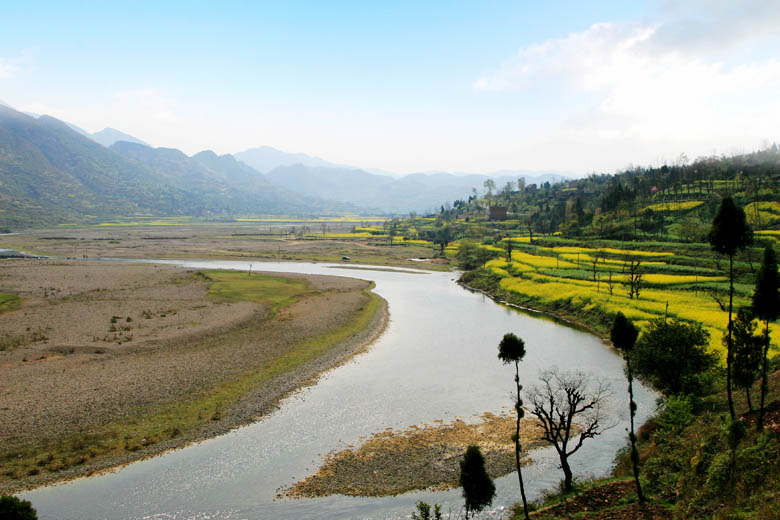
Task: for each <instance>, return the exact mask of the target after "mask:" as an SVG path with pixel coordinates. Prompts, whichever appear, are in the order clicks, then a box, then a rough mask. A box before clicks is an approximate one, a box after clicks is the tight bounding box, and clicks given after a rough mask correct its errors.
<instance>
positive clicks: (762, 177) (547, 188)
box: [436, 145, 780, 241]
mask: <svg viewBox="0 0 780 520" xmlns="http://www.w3.org/2000/svg"><path fill="white" fill-rule="evenodd" d="M521 187H522V188H523V189H522V190H520V189H518V186H517V185H515V184H511V183H507V184H505V185H504V186H495V185H487V186H486V188H488V192H487V193H486V195H485V196H484V197H477V196H472V197H469V198H468V199H465V200H456V201H455V202H454V203H453V204H452V206H448V207H445V206H442V207H441V208H440V211H439V212H437V215H436V216H437V219H438V220H439V222H443V223H449V224H451V225H454V224H456V223H458V222H460V223H461V224H462V223H464V222H465V219H467V218H469V219H470V220H471V221H474V220H475V219H480V218H482V217H484V216H485V213H486V210H487V207H489V206H499V207H503V208H506V210H507V215H506V220H505V221H504V222H503V223H501V222H496V223H495V225H493V226H492V227H493V231H492V233H493V234H496V235H499V234H501V233H502V231H501V230H502V229H503V230H504V232H511V230H513V229H514V230H516V231H515V232H523V233H525V234H536V235H551V234H555V233H558V234H561V235H563V236H568V237H599V238H605V239H618V240H632V239H635V240H645V239H670V240H681V241H702V240H704V235H705V234H706V231H707V225H705V223H708V222H710V221H711V219H712V217H713V216H714V213H715V211H716V209H717V206H718V203H719V202H720V199H721V198H722V197H723V196H726V195H730V196H732V197H734V199H735V202H737V204H739V205H740V206H743V207H744V208H745V211H746V212H747V215H748V219H749V220H750V222H751V224H753V226H754V227H756V228H760V229H776V228H777V227H778V226H780V151H778V147H777V145H772V146H771V147H769V148H767V149H765V150H762V151H759V152H755V153H750V154H743V155H736V156H732V157H706V158H701V159H697V160H696V161H694V162H693V163H690V164H680V165H673V166H670V165H663V166H661V167H658V168H634V169H630V170H626V171H623V172H621V173H619V174H615V175H609V174H600V175H597V174H593V175H590V176H588V177H587V178H583V179H578V180H572V181H566V182H562V183H557V184H549V183H545V184H542V185H539V186H521ZM453 232H454V233H455V235H457V230H456V229H453ZM504 234H506V233H504Z"/></svg>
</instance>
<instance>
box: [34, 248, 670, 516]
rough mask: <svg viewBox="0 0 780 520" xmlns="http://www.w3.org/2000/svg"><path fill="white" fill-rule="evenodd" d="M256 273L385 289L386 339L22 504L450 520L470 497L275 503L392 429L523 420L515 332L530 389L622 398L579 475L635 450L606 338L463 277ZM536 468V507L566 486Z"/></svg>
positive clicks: (76, 512)
mask: <svg viewBox="0 0 780 520" xmlns="http://www.w3.org/2000/svg"><path fill="white" fill-rule="evenodd" d="M158 262H159V263H169V264H174V265H181V266H186V267H189V268H197V269H242V270H246V269H248V268H249V263H248V262H226V261H158ZM354 267H358V266H354ZM257 269H262V270H263V271H274V272H297V273H312V274H330V275H337V276H350V277H354V278H362V279H367V280H373V281H374V282H376V289H375V290H376V292H377V293H378V294H380V295H381V296H382V297H384V298H385V299H386V300H387V301H388V303H389V309H390V323H389V325H388V328H387V330H386V332H385V333H384V334H383V335H382V337H381V338H380V339H379V340H378V341H377V342H376V343H374V345H373V346H372V347H371V349H370V350H369V351H368V352H367V353H365V354H362V355H360V356H358V357H356V358H355V359H354V361H352V362H350V363H347V364H345V365H343V366H340V367H338V368H336V369H334V370H331V371H330V372H328V373H327V374H326V375H325V376H323V377H322V378H321V379H320V380H319V381H318V382H317V383H316V384H315V385H314V386H312V387H309V388H306V389H303V390H301V391H298V392H296V393H294V394H293V395H291V396H290V397H288V398H287V399H285V400H284V401H283V402H282V404H281V406H280V408H279V410H277V411H276V412H274V413H272V414H271V415H269V416H267V417H265V418H264V419H263V420H261V421H259V422H257V423H254V424H251V425H248V426H245V427H242V428H239V429H237V430H234V431H232V432H230V433H228V434H226V435H223V436H221V437H217V438H214V439H211V440H208V441H204V442H201V443H199V444H195V445H192V446H189V447H186V448H183V449H180V450H176V451H173V452H169V453H167V454H164V455H162V456H159V457H155V458H152V459H149V460H145V461H141V462H137V463H134V464H132V465H129V466H127V467H124V468H122V469H120V470H118V471H115V472H113V473H109V474H105V475H100V476H94V477H89V478H82V479H78V480H74V481H71V482H68V483H66V484H61V485H57V486H50V487H44V488H40V489H37V490H33V491H30V492H27V493H24V494H22V497H23V498H25V499H27V500H30V501H32V503H33V506H34V507H35V508H36V509H37V510H38V515H39V518H42V519H55V518H56V519H60V520H68V519H73V520H76V519H79V520H81V519H85V518H90V519H97V518H111V519H120V518H121V519H130V518H132V519H136V518H138V519H185V518H186V519H203V520H206V519H256V518H274V519H284V518H295V519H306V518H311V519H314V518H404V517H407V518H408V515H409V514H410V513H411V511H413V510H414V505H415V504H416V503H417V501H418V500H424V501H426V502H429V503H440V504H443V505H444V507H443V510H444V512H445V513H446V512H447V511H448V510H452V511H454V512H455V511H458V510H459V509H460V508H461V506H462V503H463V499H462V498H461V494H460V490H459V489H455V490H450V491H442V492H417V493H408V494H405V495H401V496H398V497H388V498H355V497H344V496H331V497H326V498H317V499H276V498H275V496H276V494H277V492H278V490H280V489H282V488H286V487H288V486H290V485H292V484H293V483H295V482H297V481H298V480H301V479H303V478H304V477H305V476H307V475H308V474H310V473H313V472H315V471H316V470H317V469H318V467H319V465H320V463H321V462H322V460H323V457H324V456H325V455H326V454H327V453H328V452H331V451H333V450H340V449H343V448H345V447H346V446H348V445H359V444H360V443H361V441H362V440H363V439H364V438H365V437H367V436H370V435H371V434H373V433H377V432H381V431H383V430H385V429H386V428H394V429H405V428H406V427H408V426H410V425H414V424H417V425H421V424H424V423H428V424H431V423H432V422H433V421H434V420H437V419H443V420H452V419H454V418H456V417H463V418H465V419H468V418H471V417H472V416H473V415H474V414H481V413H482V412H486V411H489V412H500V411H502V410H511V408H512V390H513V388H514V380H513V376H514V367H513V366H504V365H502V364H501V362H500V361H499V360H498V358H497V351H498V350H497V346H498V342H499V341H500V340H501V338H502V337H503V335H504V334H505V333H506V332H514V333H516V334H517V335H518V336H520V337H521V338H523V339H524V340H525V343H526V349H527V352H528V353H527V355H526V358H525V360H524V361H523V362H522V363H521V365H520V370H521V374H520V377H521V382H522V383H523V384H524V385H525V386H526V388H528V387H529V386H530V385H531V384H533V383H534V381H535V380H536V378H537V375H538V373H539V371H540V370H542V369H545V368H548V367H550V366H552V365H557V366H558V367H559V368H560V369H562V370H568V369H578V370H585V371H590V372H593V373H594V374H596V375H598V376H600V377H603V378H605V379H606V380H608V381H609V383H610V384H611V385H612V386H613V390H614V397H613V399H612V401H611V403H610V410H611V412H612V414H613V417H614V419H615V421H616V422H617V423H618V424H617V425H616V426H615V427H614V428H612V429H611V430H608V431H607V432H606V433H604V434H603V435H602V436H601V437H597V438H596V439H591V440H588V441H586V442H585V444H584V445H583V447H582V448H581V449H580V451H579V452H577V453H576V454H575V455H573V456H572V458H571V462H572V467H573V469H574V471H575V474H576V475H577V476H580V477H583V476H602V475H604V474H606V473H607V472H608V471H609V469H610V467H611V464H612V460H613V458H614V455H615V452H616V451H617V450H618V449H619V448H620V447H622V446H623V445H624V444H625V441H626V431H625V428H626V426H627V408H628V406H627V404H628V403H627V393H626V391H625V388H626V382H625V379H624V375H623V362H622V360H621V358H620V357H619V356H618V355H617V354H616V353H615V352H614V351H612V350H611V349H610V348H608V347H607V346H606V345H604V344H603V343H602V342H601V341H600V340H599V339H598V338H597V337H595V336H592V335H590V334H587V333H584V332H581V331H578V330H575V329H572V328H569V327H566V326H563V325H560V324H558V323H555V322H553V321H551V320H548V319H544V318H541V317H534V316H529V315H526V314H523V313H520V312H517V311H515V310H512V309H510V308H508V307H505V306H502V305H499V304H497V303H495V302H493V301H492V300H490V299H489V298H488V297H486V296H484V295H482V294H478V293H472V292H469V291H467V290H464V289H463V288H461V287H460V286H459V285H457V284H456V283H455V281H454V280H455V278H456V275H455V274H453V273H438V272H430V273H428V272H426V273H424V274H409V273H408V272H401V271H395V272H390V271H375V270H361V269H355V268H348V269H335V268H334V266H332V265H327V264H308V263H262V264H258V263H257V262H255V263H254V270H257ZM634 391H635V393H636V401H637V404H638V420H639V424H642V422H644V420H645V419H646V418H647V417H648V415H649V414H651V413H652V411H653V408H654V406H655V399H656V394H655V393H653V392H652V391H651V390H650V389H648V388H647V387H645V386H643V385H641V384H639V385H635V387H634ZM533 458H534V464H533V465H532V466H530V467H528V468H526V469H524V470H523V476H524V479H525V481H526V490H527V493H528V494H529V498H530V499H534V498H537V497H539V496H540V495H541V493H542V492H543V490H545V489H550V488H552V487H554V486H555V485H557V483H558V482H559V481H560V480H561V479H562V476H563V475H562V473H561V471H560V469H559V468H558V467H557V463H556V459H555V455H554V452H552V451H551V450H550V449H541V450H537V451H535V452H533ZM496 488H497V497H496V499H495V501H494V509H493V511H491V512H489V513H488V515H500V513H501V511H502V509H503V508H504V507H508V506H510V505H512V504H514V503H515V502H517V501H519V499H520V493H519V488H518V485H517V476H516V475H508V476H506V477H503V478H500V479H497V480H496Z"/></svg>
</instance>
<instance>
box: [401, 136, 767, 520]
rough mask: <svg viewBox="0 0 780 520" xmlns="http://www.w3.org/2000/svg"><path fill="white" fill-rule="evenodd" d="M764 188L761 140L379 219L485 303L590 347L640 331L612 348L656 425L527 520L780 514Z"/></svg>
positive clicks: (514, 188)
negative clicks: (640, 386) (646, 391)
mask: <svg viewBox="0 0 780 520" xmlns="http://www.w3.org/2000/svg"><path fill="white" fill-rule="evenodd" d="M779 186H780V153H778V148H777V146H772V147H771V148H769V149H767V150H764V151H762V152H758V153H754V154H749V155H744V156H736V157H731V158H725V157H724V158H706V159H700V160H698V161H696V162H695V163H693V164H678V165H675V166H663V167H662V168H652V169H642V168H636V169H632V170H629V171H626V172H623V173H622V174H619V175H616V176H597V175H592V176H590V177H589V178H587V179H584V180H580V181H573V182H569V183H565V184H559V185H553V186H550V185H545V186H543V187H541V189H537V188H536V187H534V189H530V190H529V189H526V187H525V186H524V185H523V183H522V180H521V181H520V183H519V184H518V185H517V186H512V185H510V184H507V186H505V187H504V188H503V189H502V190H500V191H497V192H496V191H495V190H496V187H495V186H494V185H490V183H486V184H485V188H486V193H485V195H484V197H479V196H477V194H476V190H474V194H473V196H472V197H469V199H468V200H464V201H456V202H455V204H453V205H451V206H450V205H448V206H447V207H444V206H442V208H441V209H440V211H439V212H438V213H437V214H435V215H429V216H425V217H414V218H410V219H405V220H399V221H398V222H395V223H392V224H391V225H394V226H395V232H396V233H399V234H404V235H405V236H410V237H415V236H416V235H415V234H417V235H419V236H427V237H430V238H431V239H432V240H433V241H436V242H437V243H438V244H439V245H440V247H441V250H442V254H444V255H446V256H447V257H449V258H450V259H451V260H452V261H453V262H455V263H457V265H459V266H460V267H461V268H462V269H463V270H464V271H465V272H464V274H463V275H462V276H461V283H463V284H465V285H467V286H469V287H472V288H475V289H479V290H482V291H484V292H486V293H488V294H490V295H491V296H492V297H493V298H495V299H496V300H499V301H503V302H506V303H509V304H512V305H515V306H518V307H523V308H530V309H535V310H541V311H544V312H546V313H548V314H551V315H553V316H557V317H559V318H561V319H563V320H565V321H569V322H574V323H577V324H579V325H581V326H583V327H586V328H587V329H589V330H591V331H592V332H593V333H595V334H598V335H600V336H602V337H603V338H606V337H607V336H608V334H609V333H610V329H611V328H614V320H615V317H616V316H622V318H621V319H622V320H625V321H626V322H627V325H629V326H631V327H633V326H636V328H637V329H638V330H639V331H641V332H640V334H639V341H638V342H637V343H636V346H633V341H624V342H623V344H622V346H621V345H617V341H616V346H617V347H620V348H621V349H622V352H623V353H624V356H625V357H626V359H627V361H629V362H630V365H629V366H632V368H633V370H632V372H633V374H631V375H634V376H639V377H641V378H644V379H646V380H647V381H649V382H651V383H653V384H654V385H655V386H656V388H658V389H659V390H661V391H662V392H664V399H663V400H662V401H661V402H659V407H658V412H657V414H656V416H655V417H654V418H653V419H651V420H650V421H649V422H648V423H647V424H645V425H643V426H642V427H641V428H639V431H638V433H637V434H636V435H635V434H634V433H633V432H630V434H629V437H628V438H627V446H626V448H625V450H623V451H621V452H620V453H619V454H618V456H617V458H616V461H615V467H614V476H613V477H612V478H610V479H607V480H597V481H593V482H587V483H577V484H576V485H574V486H573V489H571V490H566V489H564V490H563V491H562V492H561V493H560V494H556V493H554V492H551V494H550V495H549V496H548V497H546V498H545V499H544V500H542V501H541V502H539V503H537V504H533V508H536V509H537V511H536V512H535V513H532V515H531V516H533V517H536V518H569V517H571V516H576V517H577V518H637V517H646V518H669V517H675V518H693V517H695V518H710V517H711V518H737V517H738V518H743V517H744V518H766V519H769V518H778V516H780V506H778V504H780V465H778V463H777V461H778V459H779V458H780V440H779V439H780V437H779V435H780V401H779V400H778V398H780V375H779V374H780V373H778V372H777V371H776V368H777V365H778V363H777V357H776V356H775V352H776V345H777V344H778V342H780V336H779V335H778V331H777V330H776V329H777V328H776V327H771V326H770V325H771V322H772V321H774V320H775V319H777V317H778V313H780V297H779V296H778V282H777V263H776V253H775V248H776V247H777V244H778V241H779V239H780V229H779V228H780V204H778V203H777V202H776V201H777V198H778V193H780V190H779V189H778V187H779ZM494 206H500V207H502V211H501V212H498V213H497V214H499V215H501V217H500V218H499V219H491V218H490V217H489V216H487V215H486V214H485V213H486V211H487V210H488V208H490V207H494ZM503 211H507V218H506V219H504V218H503V215H502V213H503ZM740 226H742V227H741V228H740ZM743 229H744V230H743ZM738 309H739V310H740V311H739V313H738V312H737V310H738ZM764 309H765V310H766V313H765V314H762V310H764ZM738 314H739V315H740V316H738ZM738 318H739V319H738ZM758 320H760V323H759V322H758ZM740 323H741V325H740ZM759 326H763V327H761V328H759ZM624 328H625V327H624ZM756 329H759V330H758V331H757V332H758V333H755V331H756ZM624 335H625V334H623V336H624ZM620 336H621V335H620V334H618V337H620ZM629 336H630V334H629ZM615 338H616V336H614V334H613V339H615ZM629 339H630V338H629ZM681 349H684V350H686V352H687V353H685V354H682V353H681V352H682V350H681ZM683 361H684V362H683ZM745 367H747V368H745ZM672 368H673V369H674V370H670V369H672ZM629 382H630V379H629ZM740 387H741V388H742V389H743V390H744V391H745V394H744V396H743V395H742V393H738V392H736V389H737V388H740ZM629 389H630V386H629ZM751 390H752V392H753V394H754V395H758V394H760V395H763V396H764V397H763V399H765V401H764V403H765V404H764V405H759V406H758V408H759V409H758V410H755V409H754V407H753V404H752V403H750V402H749V396H750V391H751ZM628 400H629V403H630V410H631V412H633V410H634V404H633V398H631V397H629V399H628ZM762 417H763V418H764V419H763V420H762ZM767 417H770V418H769V419H766V418H767ZM523 516H527V513H524V511H523V508H522V506H518V510H517V513H516V518H522V517H523Z"/></svg>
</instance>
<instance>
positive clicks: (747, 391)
mask: <svg viewBox="0 0 780 520" xmlns="http://www.w3.org/2000/svg"><path fill="white" fill-rule="evenodd" d="M745 396H746V397H747V402H748V411H749V412H752V411H753V403H752V402H751V401H750V386H746V387H745Z"/></svg>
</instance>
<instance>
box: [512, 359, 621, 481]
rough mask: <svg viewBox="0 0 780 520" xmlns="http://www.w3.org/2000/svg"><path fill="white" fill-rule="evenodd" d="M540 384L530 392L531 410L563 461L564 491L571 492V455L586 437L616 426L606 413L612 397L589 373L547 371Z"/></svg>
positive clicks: (591, 436)
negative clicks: (606, 406) (606, 407)
mask: <svg viewBox="0 0 780 520" xmlns="http://www.w3.org/2000/svg"><path fill="white" fill-rule="evenodd" d="M539 380H540V381H541V383H540V384H538V385H536V386H534V387H533V388H531V390H529V391H528V392H527V394H526V397H527V398H528V401H529V405H530V408H531V413H532V414H533V415H535V416H536V418H537V419H539V421H540V424H539V428H540V429H541V430H542V432H541V433H542V435H541V438H542V439H543V440H545V441H547V442H549V443H550V444H552V445H553V447H554V448H555V451H556V452H558V457H559V458H560V460H561V469H562V470H563V475H564V490H565V491H571V489H572V482H573V474H572V471H571V467H570V466H569V457H570V456H571V455H572V454H574V453H575V452H576V451H577V450H579V449H580V448H581V447H582V443H583V442H585V439H590V438H593V437H596V436H597V435H601V434H602V433H603V432H604V431H605V430H607V429H609V428H612V427H613V426H615V423H611V422H609V418H608V417H607V416H606V414H605V413H604V409H603V408H604V406H605V404H606V402H607V400H608V399H609V396H610V395H611V394H610V391H609V387H608V386H607V384H606V383H605V382H604V381H602V380H599V379H595V378H593V376H592V375H590V374H587V373H585V372H579V371H578V372H559V371H558V369H557V368H551V369H549V370H545V371H543V372H542V373H541V375H540V376H539Z"/></svg>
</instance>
